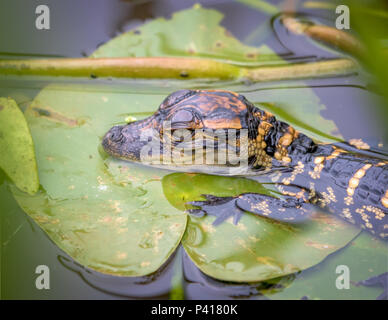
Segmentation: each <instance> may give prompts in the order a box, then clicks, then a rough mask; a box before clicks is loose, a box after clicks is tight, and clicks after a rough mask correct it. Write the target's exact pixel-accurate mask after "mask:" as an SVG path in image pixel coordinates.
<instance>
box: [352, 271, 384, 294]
mask: <svg viewBox="0 0 388 320" xmlns="http://www.w3.org/2000/svg"><path fill="white" fill-rule="evenodd" d="M355 285H357V286H359V285H362V286H367V287H383V289H384V291H383V293H382V294H380V295H379V296H378V297H377V298H376V300H388V272H385V273H382V274H380V275H378V276H374V277H371V278H368V279H366V280H363V281H359V282H356V283H355Z"/></svg>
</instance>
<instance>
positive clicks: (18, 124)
mask: <svg viewBox="0 0 388 320" xmlns="http://www.w3.org/2000/svg"><path fill="white" fill-rule="evenodd" d="M0 168H1V169H3V170H4V172H5V173H6V174H7V175H8V177H9V178H10V179H11V180H12V181H13V182H14V183H15V185H16V186H17V187H18V188H19V189H20V190H23V191H24V192H28V193H29V194H34V193H35V192H37V191H38V189H39V177H38V169H37V166H36V160H35V150H34V143H33V141H32V138H31V134H30V130H29V128H28V125H27V122H26V119H25V118H24V116H23V113H22V112H21V111H20V109H19V107H18V106H17V104H16V102H15V101H14V100H12V99H10V98H0Z"/></svg>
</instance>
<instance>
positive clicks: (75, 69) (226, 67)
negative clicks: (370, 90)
mask: <svg viewBox="0 0 388 320" xmlns="http://www.w3.org/2000/svg"><path fill="white" fill-rule="evenodd" d="M357 68H358V64H357V63H356V62H355V61H353V60H350V59H334V60H328V61H320V62H311V63H304V64H289V65H282V66H270V67H268V66H267V67H256V68H244V67H239V66H235V65H232V64H227V63H223V62H218V61H215V60H209V59H193V58H175V57H149V58H63V59H36V60H0V74H13V75H45V76H73V77H74V76H81V77H127V78H164V79H166V78H170V79H193V78H207V79H221V80H226V79H236V80H238V79H248V80H251V81H254V82H261V81H273V80H283V79H291V78H292V79H298V78H299V79H300V78H310V77H323V76H332V75H344V74H349V73H353V72H355V71H356V70H357Z"/></svg>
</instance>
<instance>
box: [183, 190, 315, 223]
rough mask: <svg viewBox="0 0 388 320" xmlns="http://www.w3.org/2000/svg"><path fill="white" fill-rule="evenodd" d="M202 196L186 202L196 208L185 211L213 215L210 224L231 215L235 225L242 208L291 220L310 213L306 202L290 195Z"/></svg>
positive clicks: (254, 212) (296, 221) (257, 213)
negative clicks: (197, 199)
mask: <svg viewBox="0 0 388 320" xmlns="http://www.w3.org/2000/svg"><path fill="white" fill-rule="evenodd" d="M203 196H204V197H205V198H206V200H205V201H193V202H189V204H191V205H193V206H195V207H198V209H191V210H189V213H190V214H192V215H196V216H203V215H205V214H208V215H212V216H216V217H217V219H216V220H215V221H214V222H213V224H214V225H218V224H220V223H221V222H223V221H224V220H226V219H228V218H229V217H233V222H234V223H235V224H237V223H238V221H239V220H240V218H241V216H242V214H243V213H244V212H245V211H247V212H250V213H253V214H256V215H259V216H263V217H267V218H270V219H275V220H278V221H282V222H292V223H300V222H303V221H305V220H307V219H308V218H309V217H310V216H311V214H312V212H313V210H311V208H310V206H311V205H310V204H308V203H305V202H304V201H303V200H301V199H296V198H294V197H286V198H285V199H278V198H275V197H271V196H267V195H264V194H258V193H244V194H241V195H239V196H237V197H216V196H213V195H203Z"/></svg>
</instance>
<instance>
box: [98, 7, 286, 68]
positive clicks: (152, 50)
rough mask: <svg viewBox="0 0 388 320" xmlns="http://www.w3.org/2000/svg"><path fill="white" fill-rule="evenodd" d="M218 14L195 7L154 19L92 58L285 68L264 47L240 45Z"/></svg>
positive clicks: (109, 44)
mask: <svg viewBox="0 0 388 320" xmlns="http://www.w3.org/2000/svg"><path fill="white" fill-rule="evenodd" d="M222 19H223V15H222V13H220V12H218V11H216V10H211V9H204V8H202V7H201V6H200V5H195V6H194V7H193V8H191V9H187V10H182V11H178V12H176V13H174V14H173V15H172V17H171V19H169V20H166V19H164V18H158V19H154V20H152V21H150V22H148V23H146V24H144V25H142V26H140V27H138V28H136V29H135V30H131V31H128V32H125V33H123V34H122V35H120V36H118V37H116V38H114V39H112V40H110V41H109V42H107V43H106V44H104V45H102V46H101V47H99V48H98V49H97V50H96V51H95V52H94V53H93V54H92V57H95V58H100V57H152V56H154V57H155V56H178V57H201V58H214V59H217V60H227V61H228V62H231V63H234V64H242V65H261V64H274V63H276V64H285V61H284V60H283V59H281V58H280V57H279V56H277V55H276V54H275V53H274V52H273V51H272V50H271V49H269V48H268V47H267V46H265V45H262V46H260V47H251V46H247V45H244V44H243V43H241V42H240V41H239V40H237V39H236V38H235V37H233V36H232V35H231V34H230V32H229V31H227V30H226V29H225V28H223V27H222V26H220V21H221V20H222Z"/></svg>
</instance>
